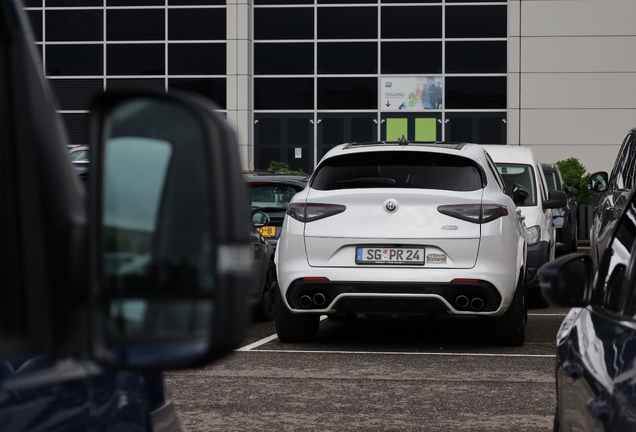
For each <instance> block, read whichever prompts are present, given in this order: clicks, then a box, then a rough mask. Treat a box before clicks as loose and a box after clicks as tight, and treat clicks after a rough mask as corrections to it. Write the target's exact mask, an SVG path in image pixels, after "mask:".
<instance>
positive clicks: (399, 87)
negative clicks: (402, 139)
mask: <svg viewBox="0 0 636 432" xmlns="http://www.w3.org/2000/svg"><path fill="white" fill-rule="evenodd" d="M380 86H381V89H380V91H381V93H380V94H381V95H382V100H381V105H380V107H381V109H382V111H396V110H412V111H418V110H420V111H421V110H434V109H442V96H443V93H444V92H443V90H442V77H441V76H427V77H425V76H422V77H385V78H382V79H381V82H380Z"/></svg>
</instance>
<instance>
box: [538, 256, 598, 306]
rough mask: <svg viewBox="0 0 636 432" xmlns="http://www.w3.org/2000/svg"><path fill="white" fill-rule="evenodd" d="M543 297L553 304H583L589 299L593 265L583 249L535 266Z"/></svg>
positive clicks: (590, 297) (587, 302) (588, 301)
mask: <svg viewBox="0 0 636 432" xmlns="http://www.w3.org/2000/svg"><path fill="white" fill-rule="evenodd" d="M539 281H540V284H541V293H542V294H543V297H544V298H545V299H546V300H548V302H549V303H550V304H551V305H553V306H559V307H585V306H587V305H588V304H589V303H590V301H591V299H592V288H593V281H594V267H593V264H592V257H591V256H590V255H588V254H585V253H573V254H568V255H564V256H562V257H559V258H557V259H555V260H552V261H550V262H549V263H547V264H544V265H543V266H542V267H541V268H540V269H539Z"/></svg>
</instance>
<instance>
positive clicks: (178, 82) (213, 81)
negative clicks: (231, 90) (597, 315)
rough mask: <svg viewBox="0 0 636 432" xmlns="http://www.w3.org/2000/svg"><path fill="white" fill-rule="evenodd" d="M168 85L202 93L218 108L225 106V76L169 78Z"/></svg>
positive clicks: (224, 107)
mask: <svg viewBox="0 0 636 432" xmlns="http://www.w3.org/2000/svg"><path fill="white" fill-rule="evenodd" d="M168 87H173V88H177V89H182V90H189V91H193V92H196V93H199V94H202V95H203V96H205V97H207V98H208V99H210V100H212V101H213V102H214V103H216V104H217V105H218V106H219V108H220V109H226V108H227V80H226V79H225V78H169V79H168Z"/></svg>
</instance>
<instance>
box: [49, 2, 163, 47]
mask: <svg viewBox="0 0 636 432" xmlns="http://www.w3.org/2000/svg"><path fill="white" fill-rule="evenodd" d="M47 23H48V19H47ZM99 24H100V26H101V23H99ZM165 29H166V25H165V11H164V10H163V9H112V10H109V11H108V12H107V13H106V38H107V40H109V41H127V40H164V39H165V38H166V36H165ZM47 33H48V31H47Z"/></svg>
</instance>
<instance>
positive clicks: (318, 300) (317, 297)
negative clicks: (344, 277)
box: [314, 293, 327, 306]
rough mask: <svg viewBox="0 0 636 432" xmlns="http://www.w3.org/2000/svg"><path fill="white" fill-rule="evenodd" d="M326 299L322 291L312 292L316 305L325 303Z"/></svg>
mask: <svg viewBox="0 0 636 432" xmlns="http://www.w3.org/2000/svg"><path fill="white" fill-rule="evenodd" d="M326 301H327V299H326V298H325V296H324V294H322V293H317V294H314V304H315V305H316V306H322V305H324V304H325V302H326Z"/></svg>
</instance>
